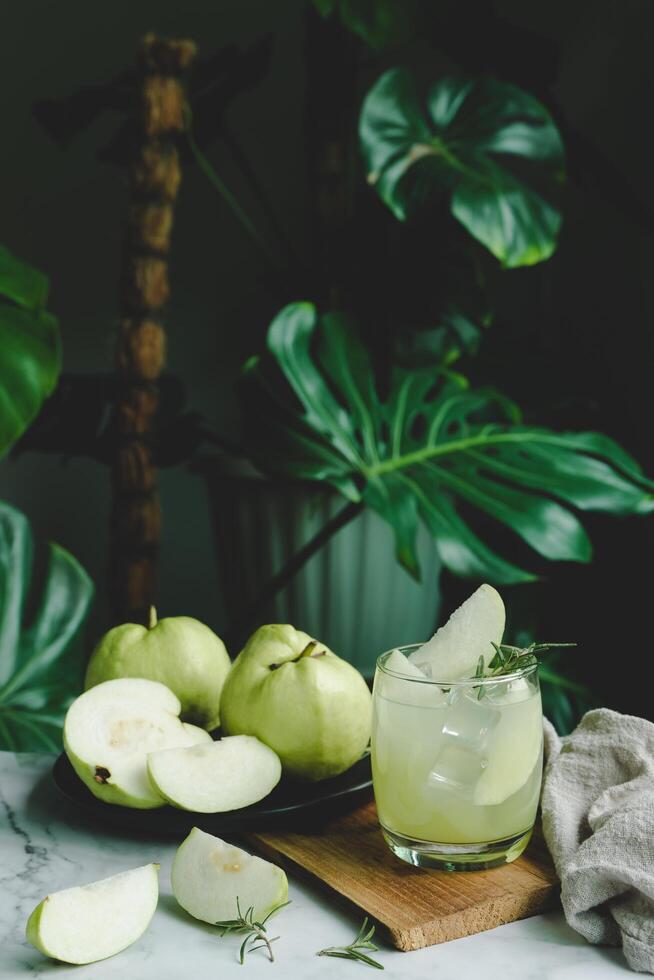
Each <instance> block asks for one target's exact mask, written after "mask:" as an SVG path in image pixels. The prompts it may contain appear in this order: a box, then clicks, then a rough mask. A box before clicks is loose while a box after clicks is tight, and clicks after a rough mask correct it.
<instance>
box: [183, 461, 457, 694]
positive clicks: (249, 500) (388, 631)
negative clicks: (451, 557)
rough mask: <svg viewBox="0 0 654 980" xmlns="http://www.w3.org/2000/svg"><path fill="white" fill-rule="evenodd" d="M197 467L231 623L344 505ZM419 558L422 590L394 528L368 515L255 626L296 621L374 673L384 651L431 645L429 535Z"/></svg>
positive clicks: (316, 490)
mask: <svg viewBox="0 0 654 980" xmlns="http://www.w3.org/2000/svg"><path fill="white" fill-rule="evenodd" d="M197 469H198V470H199V471H200V472H201V473H202V475H203V476H204V477H205V480H206V482H207V487H208V490H209V498H210V504H211V510H212V517H213V526H214V537H215V545H216V556H217V561H218V568H219V574H220V581H221V585H222V590H223V599H224V603H225V608H226V610H227V622H228V624H229V623H231V622H234V621H236V620H237V619H238V618H239V615H240V614H241V613H242V612H243V611H244V610H246V609H248V608H249V607H250V605H251V604H252V602H253V601H254V600H255V598H256V597H257V596H258V595H259V593H260V592H261V590H262V589H263V587H264V585H265V584H266V582H267V581H268V580H269V579H270V578H271V576H272V575H274V574H275V573H276V572H278V571H279V570H280V569H281V568H282V567H283V566H284V565H285V564H286V562H287V561H288V560H289V559H290V558H292V557H293V555H294V554H296V552H297V551H298V550H299V549H300V548H301V547H302V546H303V545H304V544H306V543H307V541H309V540H310V539H311V538H312V537H313V536H314V535H315V534H316V533H317V532H318V531H319V530H320V528H321V527H323V525H324V524H325V523H326V522H327V521H328V520H329V519H330V518H331V517H333V516H334V515H335V514H336V513H338V511H339V510H340V509H341V508H342V507H343V506H345V504H346V501H345V499H344V498H343V497H342V496H341V495H340V494H338V493H336V492H335V491H333V490H332V489H331V488H328V489H325V488H323V487H321V486H320V485H318V484H313V483H308V482H307V483H304V482H296V483H293V482H283V481H277V480H270V479H268V478H265V477H262V476H261V475H260V474H258V473H257V472H256V471H255V470H253V469H252V468H251V467H248V465H247V464H243V463H240V462H239V464H238V466H237V467H236V469H235V467H234V463H233V462H231V463H229V464H226V462H225V460H224V459H223V458H222V457H208V458H206V459H204V460H202V461H201V462H200V463H199V464H198V465H197ZM418 554H419V559H420V565H421V569H422V582H419V583H418V582H416V581H414V580H413V579H412V578H411V576H410V575H409V574H408V573H407V572H406V571H405V570H404V568H402V567H401V565H400V564H399V563H398V562H397V560H396V558H395V552H394V541H393V534H392V531H391V529H390V527H389V525H388V524H386V522H385V521H383V520H382V519H381V518H380V517H378V516H377V514H375V513H374V512H373V511H371V510H368V509H366V510H364V511H362V512H361V513H360V514H359V515H357V516H356V517H355V518H354V519H353V520H352V521H350V523H349V524H346V525H345V526H344V527H342V528H341V529H340V530H339V531H337V532H336V533H335V534H334V535H333V536H332V537H331V538H330V539H329V541H328V542H327V543H326V544H325V545H324V546H323V547H322V548H321V549H320V551H319V552H317V553H316V554H315V555H314V556H313V557H312V558H310V559H309V561H307V562H306V564H305V565H304V566H303V567H302V568H301V569H300V571H299V572H297V573H296V575H295V576H294V577H293V579H292V580H291V581H290V582H289V584H288V585H287V586H286V588H285V589H283V590H282V591H281V592H280V593H278V595H277V596H276V597H275V599H274V600H272V602H270V603H269V604H268V607H267V608H265V609H264V610H263V611H262V613H261V615H260V617H259V622H257V623H253V624H252V628H253V629H254V628H256V626H258V625H261V623H273V622H277V623H292V624H293V625H294V626H296V627H298V628H299V629H303V630H305V631H306V632H307V633H309V634H310V635H311V636H315V637H318V638H319V639H320V640H322V641H323V642H324V643H326V644H327V646H329V647H330V648H331V649H332V650H333V651H334V652H335V653H337V654H339V656H342V657H344V658H345V659H347V660H349V661H350V662H351V663H353V664H354V665H355V666H356V667H358V668H359V669H360V670H361V671H362V672H363V673H364V674H367V675H371V674H372V673H373V671H374V666H375V660H376V658H377V657H378V656H379V654H380V653H382V652H383V651H384V650H388V649H389V648H391V647H394V646H398V645H400V644H406V643H412V642H418V641H421V640H425V639H427V638H428V637H429V636H430V635H431V633H432V632H433V630H434V626H435V623H436V621H437V617H438V612H439V588H438V585H439V576H440V570H441V564H440V560H439V558H438V554H437V552H436V548H435V546H434V543H433V540H432V538H431V537H430V536H429V534H428V533H427V531H426V530H425V529H424V528H421V530H420V532H419V537H418ZM245 638H246V637H245V636H243V637H239V638H238V639H239V642H242V641H243V640H244V639H245ZM230 652H232V653H235V652H237V651H236V650H232V651H230Z"/></svg>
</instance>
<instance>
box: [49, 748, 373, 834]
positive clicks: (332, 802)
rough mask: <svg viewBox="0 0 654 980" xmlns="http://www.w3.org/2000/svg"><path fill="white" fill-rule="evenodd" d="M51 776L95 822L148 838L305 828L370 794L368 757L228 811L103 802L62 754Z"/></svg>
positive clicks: (289, 784) (283, 786)
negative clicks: (195, 831)
mask: <svg viewBox="0 0 654 980" xmlns="http://www.w3.org/2000/svg"><path fill="white" fill-rule="evenodd" d="M52 775H53V778H54V781H55V784H56V785H57V788H58V789H59V790H60V791H61V792H62V793H63V794H64V796H66V797H67V798H68V799H69V800H71V801H72V802H73V803H75V804H76V805H77V806H78V807H80V808H81V809H82V810H83V812H84V813H86V814H87V815H88V816H89V817H90V818H91V819H92V820H94V821H103V822H106V823H110V824H112V825H113V826H114V827H123V828H125V829H127V830H135V831H142V832H143V833H147V834H149V835H150V836H157V835H162V834H163V835H168V834H174V835H176V836H177V835H180V834H187V833H188V832H189V831H190V830H191V828H192V827H200V828H201V829H202V830H206V831H207V832H208V833H211V834H217V835H218V836H220V835H221V834H223V833H227V832H228V831H231V832H236V833H238V832H239V831H242V830H255V829H256V830H264V829H267V828H272V827H293V826H298V825H300V826H302V827H303V828H305V829H306V827H307V826H308V825H310V824H318V823H321V822H322V821H324V820H326V819H329V818H331V817H334V816H337V815H338V814H340V813H346V812H347V811H348V810H353V809H354V807H356V806H358V805H359V804H361V803H365V802H367V800H369V799H370V798H371V795H372V794H371V787H372V778H371V772H370V756H368V755H365V756H364V757H363V758H362V759H359V761H358V762H356V763H355V764H354V765H353V766H352V768H351V769H348V770H347V772H344V773H342V774H341V775H340V776H335V777H334V778H333V779H323V780H322V781H321V782H319V783H300V782H296V781H295V780H291V779H287V778H284V777H282V779H281V782H280V783H278V785H277V786H276V787H275V788H274V790H273V791H272V793H270V794H269V795H268V796H266V798H265V799H263V800H260V801H259V802H258V803H253V804H252V806H247V807H243V809H241V810H230V811H229V812H228V813H191V812H190V811H188V810H177V809H176V808H175V807H172V806H162V807H158V808H156V809H154V810H134V809H131V808H130V807H125V806H116V805H115V804H112V803H103V802H102V801H101V800H99V799H98V798H97V797H96V796H94V795H93V793H91V791H90V790H89V789H87V787H86V786H85V785H84V783H83V782H82V781H81V779H79V777H78V776H77V773H76V772H75V770H74V769H73V767H72V766H71V764H70V762H69V761H68V758H67V757H66V755H65V754H64V753H63V752H62V754H61V755H60V756H59V757H58V759H57V760H56V762H55V764H54V766H53V768H52Z"/></svg>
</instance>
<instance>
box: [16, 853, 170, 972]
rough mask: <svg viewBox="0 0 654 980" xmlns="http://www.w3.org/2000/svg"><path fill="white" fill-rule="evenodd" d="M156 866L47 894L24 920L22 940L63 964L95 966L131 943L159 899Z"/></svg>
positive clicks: (151, 865)
mask: <svg viewBox="0 0 654 980" xmlns="http://www.w3.org/2000/svg"><path fill="white" fill-rule="evenodd" d="M158 870H159V865H158V864H145V865H143V867H141V868H134V869H133V870H132V871H123V872H122V873H121V874H117V875H113V876H112V877H111V878H103V879H102V880H101V881H94V882H93V883H92V884H90V885H81V886H79V887H76V888H66V889H64V890H63V891H60V892H53V893H52V894H51V895H47V896H46V897H45V898H44V899H43V901H42V902H41V903H40V904H39V905H37V906H36V908H35V909H34V911H33V912H32V914H31V915H30V917H29V919H28V920H27V928H26V935H27V940H28V942H30V943H31V944H32V946H36V948H37V949H38V950H40V951H41V952H42V953H45V955H46V956H51V957H52V958H53V959H55V960H62V961H63V962H64V963H76V964H77V963H95V961H96V960H104V959H106V958H107V957H108V956H113V955H114V954H115V953H120V951H121V950H123V949H126V948H127V947H128V946H131V945H132V943H134V942H136V940H137V939H139V937H140V936H142V935H143V933H144V932H145V930H146V929H147V928H148V926H149V924H150V920H151V919H152V916H153V915H154V911H155V909H156V907H157V900H158V897H159V883H158V878H157V872H158Z"/></svg>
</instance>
